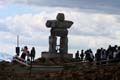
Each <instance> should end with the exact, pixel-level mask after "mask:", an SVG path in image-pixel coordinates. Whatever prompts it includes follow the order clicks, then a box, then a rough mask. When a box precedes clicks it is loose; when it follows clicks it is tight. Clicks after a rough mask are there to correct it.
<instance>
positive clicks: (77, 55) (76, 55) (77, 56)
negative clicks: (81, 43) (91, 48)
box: [75, 50, 79, 59]
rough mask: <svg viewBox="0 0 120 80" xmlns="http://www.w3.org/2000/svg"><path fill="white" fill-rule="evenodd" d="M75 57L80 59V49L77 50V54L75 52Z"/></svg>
mask: <svg viewBox="0 0 120 80" xmlns="http://www.w3.org/2000/svg"><path fill="white" fill-rule="evenodd" d="M75 59H79V51H78V50H77V52H76V54H75Z"/></svg>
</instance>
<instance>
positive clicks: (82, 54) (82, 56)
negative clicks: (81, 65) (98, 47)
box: [80, 50, 84, 61]
mask: <svg viewBox="0 0 120 80" xmlns="http://www.w3.org/2000/svg"><path fill="white" fill-rule="evenodd" d="M80 58H81V61H83V58H84V50H81V54H80Z"/></svg>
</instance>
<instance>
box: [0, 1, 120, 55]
mask: <svg viewBox="0 0 120 80" xmlns="http://www.w3.org/2000/svg"><path fill="white" fill-rule="evenodd" d="M59 12H60V13H64V14H65V18H66V20H71V21H73V22H74V24H73V26H72V27H71V28H70V29H69V36H68V37H69V53H75V52H76V51H77V50H81V49H85V50H86V49H89V48H91V49H93V50H94V51H95V50H96V49H97V48H101V47H103V48H107V47H108V45H115V44H117V45H120V1H119V0H0V52H6V53H9V54H11V55H15V46H16V36H17V35H19V36H20V47H23V46H25V45H27V46H28V47H29V50H31V47H32V46H34V47H35V48H36V51H37V57H39V56H40V55H41V54H40V53H41V52H42V51H48V36H49V35H50V34H49V32H50V29H48V28H46V26H45V23H46V21H47V20H54V19H55V18H56V15H57V13H59Z"/></svg>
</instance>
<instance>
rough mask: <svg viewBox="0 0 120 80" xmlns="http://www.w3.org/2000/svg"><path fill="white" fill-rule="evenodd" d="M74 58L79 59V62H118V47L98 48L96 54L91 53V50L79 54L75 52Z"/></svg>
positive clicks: (119, 53)
mask: <svg viewBox="0 0 120 80" xmlns="http://www.w3.org/2000/svg"><path fill="white" fill-rule="evenodd" d="M75 58H76V59H79V60H80V61H89V62H93V61H105V60H108V61H120V46H117V45H115V46H111V45H109V47H108V48H107V49H104V48H100V49H97V51H96V53H93V51H92V50H91V49H88V50H85V51H84V50H81V53H80V54H79V51H77V52H76V54H75Z"/></svg>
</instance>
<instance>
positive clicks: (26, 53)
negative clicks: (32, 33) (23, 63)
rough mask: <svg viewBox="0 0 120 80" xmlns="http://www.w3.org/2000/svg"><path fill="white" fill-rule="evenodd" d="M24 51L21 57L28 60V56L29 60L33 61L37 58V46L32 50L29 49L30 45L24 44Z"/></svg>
mask: <svg viewBox="0 0 120 80" xmlns="http://www.w3.org/2000/svg"><path fill="white" fill-rule="evenodd" d="M21 51H22V54H21V58H22V59H23V60H26V57H27V61H32V62H34V59H35V53H36V52H35V48H34V47H32V49H31V51H29V50H28V47H27V46H24V48H22V49H21Z"/></svg>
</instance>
